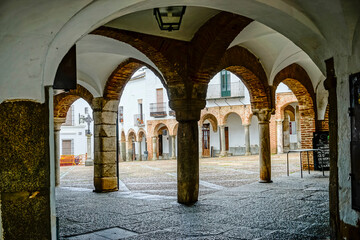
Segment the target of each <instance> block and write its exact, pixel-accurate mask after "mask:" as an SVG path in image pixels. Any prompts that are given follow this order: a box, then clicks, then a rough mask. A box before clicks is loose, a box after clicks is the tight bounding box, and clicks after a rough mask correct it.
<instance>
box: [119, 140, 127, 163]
mask: <svg viewBox="0 0 360 240" xmlns="http://www.w3.org/2000/svg"><path fill="white" fill-rule="evenodd" d="M120 158H121V160H122V161H124V162H125V161H126V141H121V143H120Z"/></svg>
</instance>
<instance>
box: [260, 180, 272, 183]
mask: <svg viewBox="0 0 360 240" xmlns="http://www.w3.org/2000/svg"><path fill="white" fill-rule="evenodd" d="M272 182H273V181H272V180H259V183H272Z"/></svg>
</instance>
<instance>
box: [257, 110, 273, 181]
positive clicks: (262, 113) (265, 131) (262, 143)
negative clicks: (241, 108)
mask: <svg viewBox="0 0 360 240" xmlns="http://www.w3.org/2000/svg"><path fill="white" fill-rule="evenodd" d="M253 112H254V114H256V116H257V117H258V119H259V147H260V149H259V161H260V182H263V183H269V182H272V181H271V152H270V131H269V120H270V117H271V112H272V111H271V110H270V109H260V110H254V111H253Z"/></svg>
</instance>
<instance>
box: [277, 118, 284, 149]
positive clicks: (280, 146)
mask: <svg viewBox="0 0 360 240" xmlns="http://www.w3.org/2000/svg"><path fill="white" fill-rule="evenodd" d="M276 125H277V126H276V132H277V153H278V154H279V153H283V152H284V148H283V136H284V135H283V121H282V120H276Z"/></svg>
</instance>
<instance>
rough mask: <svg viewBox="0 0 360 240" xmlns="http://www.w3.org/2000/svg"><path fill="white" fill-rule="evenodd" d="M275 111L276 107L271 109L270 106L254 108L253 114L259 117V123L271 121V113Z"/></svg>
mask: <svg viewBox="0 0 360 240" xmlns="http://www.w3.org/2000/svg"><path fill="white" fill-rule="evenodd" d="M274 111H275V110H274V109H269V108H262V109H254V110H253V114H254V115H256V116H257V117H258V119H259V123H269V121H270V118H271V114H272V113H273V112H274Z"/></svg>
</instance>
